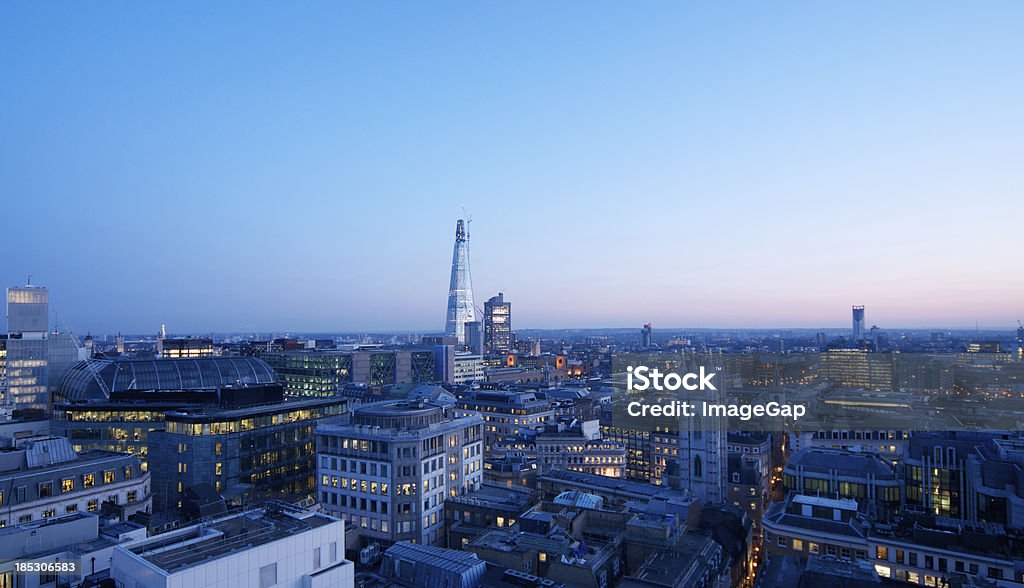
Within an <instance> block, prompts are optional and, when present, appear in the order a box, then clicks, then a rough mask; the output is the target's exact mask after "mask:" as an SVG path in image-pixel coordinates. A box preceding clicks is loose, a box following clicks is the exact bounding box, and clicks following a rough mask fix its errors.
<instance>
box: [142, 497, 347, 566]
mask: <svg viewBox="0 0 1024 588" xmlns="http://www.w3.org/2000/svg"><path fill="white" fill-rule="evenodd" d="M335 522H340V521H339V520H338V519H334V518H331V517H327V516H324V515H319V514H314V515H310V516H306V517H301V518H300V517H299V516H293V515H291V514H285V513H281V512H274V511H269V510H268V511H255V512H253V513H247V514H237V515H232V516H229V517H225V518H222V519H219V520H214V521H210V522H208V523H204V524H202V525H197V526H194V527H189V528H188V529H184V530H182V531H177V532H172V533H168V534H165V535H157V536H156V537H154V538H152V539H150V540H146V541H143V542H141V543H139V544H136V545H135V546H133V547H130V548H126V549H128V550H129V551H130V552H131V553H132V554H134V555H135V556H137V557H140V558H142V559H144V560H146V561H147V562H149V563H150V564H152V565H154V566H156V567H158V568H160V569H161V570H163V571H164V572H165V573H167V574H173V573H175V572H178V571H180V570H183V569H187V568H190V567H192V566H195V565H197V564H200V563H202V562H205V561H208V560H213V559H218V558H222V557H225V556H228V555H231V554H234V553H237V552H240V551H245V550H247V549H252V548H254V547H259V546H261V545H266V544H269V543H273V542H275V541H279V540H282V539H286V538H288V537H291V536H294V535H298V534H300V533H303V532H306V531H309V530H312V529H315V528H317V527H322V526H324V525H329V524H331V523H335Z"/></svg>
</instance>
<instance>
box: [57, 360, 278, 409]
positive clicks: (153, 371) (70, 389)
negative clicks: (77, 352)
mask: <svg viewBox="0 0 1024 588" xmlns="http://www.w3.org/2000/svg"><path fill="white" fill-rule="evenodd" d="M274 383H277V375H276V374H275V373H274V370H273V369H271V367H270V366H269V365H267V364H266V363H265V362H264V361H263V360H261V359H258V358H255V357H197V358H187V359H153V358H147V359H140V358H117V359H89V360H85V361H80V362H78V363H76V364H74V365H73V366H71V367H70V368H68V370H67V372H65V374H64V375H63V376H62V377H61V379H60V382H59V383H58V384H57V391H56V392H55V395H56V397H57V398H58V399H64V400H68V401H70V402H86V401H91V400H106V399H107V398H108V396H109V394H110V392H117V391H121V390H157V389H164V390H207V389H216V388H221V387H224V386H230V385H233V384H274Z"/></svg>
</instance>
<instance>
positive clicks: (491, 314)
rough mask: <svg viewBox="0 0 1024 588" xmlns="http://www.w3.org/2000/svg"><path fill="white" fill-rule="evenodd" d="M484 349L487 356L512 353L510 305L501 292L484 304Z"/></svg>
mask: <svg viewBox="0 0 1024 588" xmlns="http://www.w3.org/2000/svg"><path fill="white" fill-rule="evenodd" d="M484 348H485V349H486V351H487V353H488V354H489V355H498V354H501V353H508V352H509V351H512V303H511V302H505V294H503V293H501V292H498V295H497V296H492V297H491V299H490V300H488V301H487V302H485V303H484Z"/></svg>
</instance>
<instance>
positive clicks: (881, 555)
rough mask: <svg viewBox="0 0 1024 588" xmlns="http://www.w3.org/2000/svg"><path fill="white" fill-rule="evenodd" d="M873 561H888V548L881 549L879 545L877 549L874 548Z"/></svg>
mask: <svg viewBox="0 0 1024 588" xmlns="http://www.w3.org/2000/svg"><path fill="white" fill-rule="evenodd" d="M875 559H884V560H888V559H889V548H888V547H882V546H881V545H879V546H878V547H875Z"/></svg>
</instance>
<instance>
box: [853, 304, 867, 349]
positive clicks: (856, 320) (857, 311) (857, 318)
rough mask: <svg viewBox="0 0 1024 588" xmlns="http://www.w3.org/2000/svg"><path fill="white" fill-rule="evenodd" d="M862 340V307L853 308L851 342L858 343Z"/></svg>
mask: <svg viewBox="0 0 1024 588" xmlns="http://www.w3.org/2000/svg"><path fill="white" fill-rule="evenodd" d="M863 338H864V307H863V306H854V307H853V340H854V341H860V340H861V339H863Z"/></svg>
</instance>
